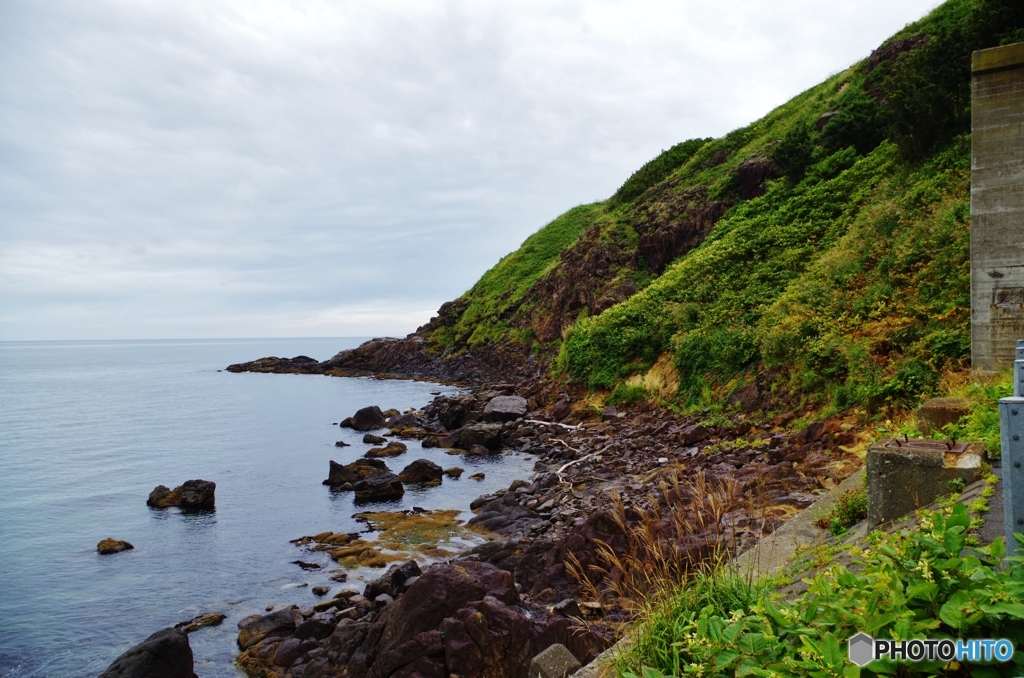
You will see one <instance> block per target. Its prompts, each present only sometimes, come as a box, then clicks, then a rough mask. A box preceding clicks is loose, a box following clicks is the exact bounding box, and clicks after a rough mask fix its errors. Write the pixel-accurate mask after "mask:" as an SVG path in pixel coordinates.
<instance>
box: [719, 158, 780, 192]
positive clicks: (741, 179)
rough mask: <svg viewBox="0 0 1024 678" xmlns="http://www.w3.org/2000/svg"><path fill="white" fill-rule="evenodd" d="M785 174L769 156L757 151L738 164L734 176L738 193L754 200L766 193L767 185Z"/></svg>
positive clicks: (733, 172)
mask: <svg viewBox="0 0 1024 678" xmlns="http://www.w3.org/2000/svg"><path fill="white" fill-rule="evenodd" d="M783 174H784V172H783V171H782V168H781V167H779V166H778V165H776V164H775V163H774V162H772V161H771V160H770V159H769V158H768V157H767V156H765V155H763V154H760V153H757V154H754V155H752V156H750V157H749V158H746V159H745V160H744V161H743V162H741V163H740V164H739V165H737V166H736V169H734V170H733V171H732V178H733V180H734V181H735V182H736V193H737V194H738V195H739V196H740V198H741V199H743V200H752V199H754V198H757V197H759V196H762V195H764V192H765V189H766V187H765V185H766V184H767V183H768V182H769V181H771V180H772V179H778V178H779V177H781V176H782V175H783Z"/></svg>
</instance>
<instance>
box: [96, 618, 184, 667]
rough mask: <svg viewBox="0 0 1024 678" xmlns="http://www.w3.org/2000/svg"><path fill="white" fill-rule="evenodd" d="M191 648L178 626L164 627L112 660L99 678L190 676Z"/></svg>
mask: <svg viewBox="0 0 1024 678" xmlns="http://www.w3.org/2000/svg"><path fill="white" fill-rule="evenodd" d="M192 668H193V659H192V648H191V646H189V644H188V636H187V635H186V634H185V633H184V632H183V631H179V630H178V629H163V630H162V631H157V632H156V633H154V634H153V635H151V636H150V637H149V638H146V639H145V640H144V641H142V642H141V643H139V644H138V645H136V646H135V647H133V648H132V649H130V650H128V651H127V652H125V653H124V654H122V655H121V656H120V657H118V658H117V659H115V660H114V663H113V664H111V665H110V667H109V668H107V670H106V671H104V672H103V673H102V674H100V678H193V676H194V674H193V671H192Z"/></svg>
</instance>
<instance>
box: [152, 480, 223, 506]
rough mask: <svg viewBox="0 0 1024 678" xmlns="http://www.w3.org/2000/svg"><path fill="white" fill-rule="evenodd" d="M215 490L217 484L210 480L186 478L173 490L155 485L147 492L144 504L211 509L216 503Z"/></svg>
mask: <svg viewBox="0 0 1024 678" xmlns="http://www.w3.org/2000/svg"><path fill="white" fill-rule="evenodd" d="M216 490H217V484H216V483H214V482H212V481H210V480H186V481H185V482H184V483H182V484H181V485H179V486H178V487H176V488H174V489H173V490H171V489H168V488H167V487H166V486H165V485H157V486H156V488H154V489H153V491H152V492H150V493H149V499H147V500H146V505H147V506H150V507H152V508H167V507H169V506H178V507H180V508H182V509H185V510H198V509H212V508H214V505H215V503H216V497H215V494H216Z"/></svg>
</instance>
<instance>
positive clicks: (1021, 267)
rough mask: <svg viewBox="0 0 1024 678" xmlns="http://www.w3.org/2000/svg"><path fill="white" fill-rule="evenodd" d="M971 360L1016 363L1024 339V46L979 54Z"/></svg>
mask: <svg viewBox="0 0 1024 678" xmlns="http://www.w3.org/2000/svg"><path fill="white" fill-rule="evenodd" d="M973 71H974V83H973V87H974V93H973V103H972V108H971V111H972V113H971V115H972V121H971V123H972V136H971V139H972V153H971V155H972V158H971V361H972V364H973V367H974V368H975V369H982V370H998V369H1002V368H1005V367H1009V366H1010V365H1012V364H1013V359H1014V349H1015V346H1016V344H1015V342H1016V340H1017V339H1019V338H1024V43H1018V44H1015V45H1007V46H1005V47H996V48H993V49H986V50H981V51H979V52H975V53H974V59H973Z"/></svg>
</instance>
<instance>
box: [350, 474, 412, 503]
mask: <svg viewBox="0 0 1024 678" xmlns="http://www.w3.org/2000/svg"><path fill="white" fill-rule="evenodd" d="M353 489H354V490H355V492H356V501H380V500H384V499H398V498H400V497H401V496H402V495H403V494H405V487H403V486H402V481H401V480H399V479H398V476H396V475H395V474H394V473H391V472H390V471H381V470H378V471H374V472H373V473H371V474H370V475H368V476H366V477H365V478H363V479H362V480H360V481H359V482H358V483H356V484H355V486H354V487H353Z"/></svg>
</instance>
